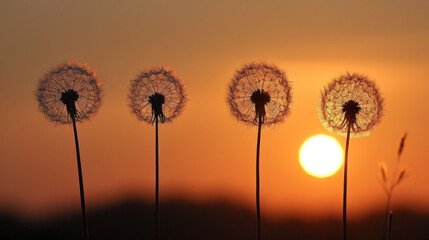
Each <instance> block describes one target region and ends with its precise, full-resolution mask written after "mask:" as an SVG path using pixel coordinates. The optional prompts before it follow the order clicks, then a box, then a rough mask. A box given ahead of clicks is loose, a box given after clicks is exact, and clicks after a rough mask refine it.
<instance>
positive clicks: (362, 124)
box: [320, 73, 384, 240]
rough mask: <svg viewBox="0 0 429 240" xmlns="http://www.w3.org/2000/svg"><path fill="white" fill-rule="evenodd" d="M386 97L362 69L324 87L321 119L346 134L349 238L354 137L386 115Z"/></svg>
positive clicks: (330, 126) (344, 199)
mask: <svg viewBox="0 0 429 240" xmlns="http://www.w3.org/2000/svg"><path fill="white" fill-rule="evenodd" d="M383 102H384V98H383V97H382V96H381V94H380V93H379V91H378V89H377V87H376V86H375V82H374V81H371V80H369V79H368V77H367V76H364V75H360V74H358V73H353V74H350V73H346V74H345V75H341V76H340V77H338V78H337V79H334V80H333V81H332V82H331V83H330V84H328V86H327V87H325V88H324V90H323V91H322V97H321V101H320V119H321V121H322V124H323V125H324V126H325V127H326V128H327V129H328V130H330V131H332V132H335V133H337V134H340V135H342V136H346V149H345V157H344V190H343V239H344V240H345V239H346V238H347V163H348V151H349V141H350V137H359V136H365V135H369V133H370V131H371V130H372V129H373V128H374V126H375V125H376V124H378V123H379V122H380V120H381V117H382V115H383Z"/></svg>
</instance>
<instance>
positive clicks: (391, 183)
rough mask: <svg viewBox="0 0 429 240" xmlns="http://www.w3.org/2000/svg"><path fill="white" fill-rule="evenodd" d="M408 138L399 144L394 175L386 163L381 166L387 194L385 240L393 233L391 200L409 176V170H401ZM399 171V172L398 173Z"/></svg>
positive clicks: (382, 180) (382, 181)
mask: <svg viewBox="0 0 429 240" xmlns="http://www.w3.org/2000/svg"><path fill="white" fill-rule="evenodd" d="M406 138H407V134H406V133H405V134H404V136H403V137H402V139H401V143H400V144H399V150H398V155H397V158H396V164H395V168H394V170H393V174H392V175H389V174H388V172H387V167H386V164H385V163H381V164H380V175H381V180H380V183H381V187H382V188H383V191H384V193H385V194H386V197H387V201H386V210H385V213H384V214H385V223H384V229H385V230H384V231H383V233H384V238H383V239H390V231H391V224H392V214H393V213H392V209H391V205H390V204H391V200H392V194H393V190H394V189H395V188H396V187H397V186H398V185H399V183H401V182H402V181H403V180H404V178H405V177H406V176H407V175H408V168H406V167H401V168H399V165H400V164H401V155H402V151H403V150H404V146H405V140H406ZM398 170H399V172H398Z"/></svg>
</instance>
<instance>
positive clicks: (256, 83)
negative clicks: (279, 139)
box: [227, 63, 292, 239]
mask: <svg viewBox="0 0 429 240" xmlns="http://www.w3.org/2000/svg"><path fill="white" fill-rule="evenodd" d="M291 101H292V95H291V86H290V83H289V81H288V80H287V77H286V74H285V73H284V72H283V71H281V70H280V69H279V68H277V67H276V66H274V65H269V64H266V63H251V64H247V65H244V66H243V67H242V68H241V69H240V70H237V71H236V73H235V76H234V77H233V79H232V81H231V83H230V84H229V86H228V96H227V102H228V103H229V106H230V110H231V113H232V114H233V115H234V116H235V117H236V118H237V119H238V120H239V121H242V122H244V123H246V124H249V125H256V126H258V138H257V147H256V214H257V230H258V231H257V232H258V239H261V214H260V201H259V148H260V142H261V127H262V125H265V126H271V125H274V124H276V123H280V122H282V121H283V120H284V119H285V118H286V116H287V115H288V113H289V110H290V109H289V108H290V104H291Z"/></svg>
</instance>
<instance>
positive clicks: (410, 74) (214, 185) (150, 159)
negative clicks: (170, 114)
mask: <svg viewBox="0 0 429 240" xmlns="http://www.w3.org/2000/svg"><path fill="white" fill-rule="evenodd" d="M0 36H1V37H0V109H1V117H0V125H1V135H0V208H2V209H6V210H7V211H12V212H16V213H19V214H22V215H24V216H27V217H40V216H45V215H50V214H55V213H57V212H61V211H64V210H65V209H78V207H79V188H78V178H77V167H76V158H75V149H74V142H73V141H74V140H73V135H72V129H71V128H70V127H64V126H55V124H53V123H52V122H49V121H48V120H47V119H46V118H45V117H44V116H43V114H42V113H40V112H39V111H38V103H37V101H36V100H35V97H34V91H35V89H36V86H37V82H38V80H39V79H40V78H41V77H42V76H43V75H44V73H45V72H47V71H48V70H49V69H50V68H51V67H53V66H55V65H57V64H59V63H61V62H64V61H66V60H68V59H70V58H74V59H76V60H78V61H80V62H85V63H88V64H89V65H90V66H91V67H93V68H95V69H96V70H97V74H98V76H99V77H100V78H101V79H102V81H103V83H102V84H103V89H104V91H105V96H104V99H103V105H102V106H101V108H100V110H99V112H98V113H97V114H96V115H95V116H94V117H93V118H92V120H91V121H89V122H85V123H84V124H79V125H78V131H79V137H80V139H79V140H80V144H81V154H82V161H83V171H84V181H85V195H86V197H87V203H88V206H89V208H93V207H96V206H99V205H102V204H106V203H109V202H112V201H118V200H120V199H122V198H126V197H129V196H133V195H138V196H143V197H144V196H147V197H148V198H149V199H152V197H153V193H154V127H153V126H150V125H147V124H145V123H143V122H139V121H137V120H136V118H135V117H134V116H133V115H131V114H130V112H129V109H128V106H127V99H126V96H127V94H128V89H129V85H130V82H129V80H131V79H133V78H134V77H135V76H136V75H137V73H138V72H139V71H141V70H144V69H145V68H146V67H148V66H152V65H168V66H170V67H172V68H173V69H175V70H176V72H177V74H178V75H179V76H181V78H182V80H183V81H184V82H185V84H186V90H187V93H188V98H189V100H190V101H189V102H188V104H187V106H186V109H185V111H184V112H183V114H182V115H181V116H180V117H179V118H178V119H177V120H176V121H175V122H174V123H173V124H168V125H162V126H161V128H160V151H161V152H160V161H161V163H160V164H161V165H160V167H161V169H160V171H161V172H160V177H161V180H160V188H161V193H160V194H161V195H160V196H161V200H166V199H169V198H176V197H178V198H184V199H190V200H193V201H215V200H217V199H226V200H229V201H235V202H237V203H239V204H242V205H245V206H247V207H249V208H250V209H253V208H254V204H255V203H254V198H255V197H254V191H255V190H254V183H255V176H254V174H255V146H256V134H257V129H256V128H252V127H248V126H245V125H243V124H240V123H238V122H237V120H235V119H234V118H233V117H232V115H231V114H230V113H229V107H228V105H227V103H226V100H225V98H226V86H227V84H228V82H229V81H230V79H231V78H232V76H233V74H234V71H235V70H236V69H237V68H239V67H241V66H242V64H244V63H248V62H250V61H254V60H265V61H267V62H269V63H274V64H276V65H278V66H279V67H280V68H282V69H283V70H285V71H286V72H287V75H288V77H289V80H290V81H292V84H293V88H294V91H293V94H294V104H293V107H292V110H291V115H290V116H289V117H288V118H287V119H286V121H285V122H284V123H282V124H279V125H277V126H275V128H265V129H263V133H262V145H261V204H262V205H261V208H262V213H263V215H265V216H274V217H275V216H279V215H288V216H296V217H307V216H313V217H323V216H332V215H334V216H339V215H340V213H341V207H342V169H341V170H340V171H339V172H338V173H337V174H335V175H334V176H332V177H329V178H325V179H317V178H314V177H312V176H310V175H308V174H306V173H305V172H304V171H303V170H302V169H301V167H300V165H299V162H298V151H299V148H300V146H301V144H302V143H303V142H304V141H305V140H306V139H307V138H308V137H311V136H313V135H316V134H320V133H323V134H329V135H332V134H330V133H328V132H327V130H325V129H324V128H323V126H322V125H321V123H320V121H319V119H318V114H317V105H318V98H319V96H320V91H321V89H322V88H323V86H324V85H326V84H327V83H328V82H330V81H331V80H332V79H333V78H334V77H337V76H338V75H340V74H343V73H345V72H346V71H352V72H360V73H363V74H367V75H369V77H370V78H371V79H374V80H375V81H376V83H377V85H378V86H379V88H380V90H381V92H382V94H383V95H384V97H385V98H386V112H385V116H384V117H383V119H382V122H381V124H380V125H378V126H377V128H376V129H375V130H374V131H373V132H372V134H371V135H370V136H369V137H366V138H359V139H352V141H351V147H350V163H349V164H350V168H349V195H348V196H349V205H348V206H349V209H350V217H351V218H359V217H361V216H362V215H364V214H367V213H369V212H370V211H373V210H378V211H380V212H382V211H383V205H384V201H385V196H384V193H383V192H382V189H381V187H380V184H379V183H378V180H377V178H378V176H379V168H378V165H379V163H380V162H381V161H386V162H387V163H388V165H391V164H393V163H394V161H395V159H396V152H397V147H398V144H399V141H400V138H401V137H402V135H403V134H404V132H408V139H407V142H406V146H405V150H404V153H403V158H402V159H403V161H404V163H408V164H409V165H410V170H411V172H410V175H409V177H408V178H407V179H406V181H404V182H403V183H402V184H401V185H400V186H399V187H398V188H397V189H396V191H395V193H394V197H393V208H395V207H398V206H400V205H405V206H409V207H410V208H414V209H416V210H418V211H426V212H429V204H428V202H429V190H428V185H429V174H428V170H429V161H427V160H428V157H429V148H428V140H427V134H428V133H429V127H428V124H427V119H428V117H429V112H428V106H427V105H428V103H429V101H428V100H427V91H428V89H429V81H428V70H427V69H428V66H429V2H428V1H423V0H421V1H416V0H414V1H406V2H405V1H362V0H359V1H340V0H335V1H334V0H329V1H316V0H314V1H249V0H246V1H226V0H219V1H202V0H189V1H159V0H156V1H155V0H153V1H140V0H135V1H113V0H103V1H101V0H100V1H90V2H89V1H54V0H51V1H47V0H41V1H31V0H28V1H13V0H10V1H9V0H2V1H0ZM334 137H336V139H337V140H339V141H340V143H341V144H342V145H343V146H344V142H345V138H342V137H338V136H334Z"/></svg>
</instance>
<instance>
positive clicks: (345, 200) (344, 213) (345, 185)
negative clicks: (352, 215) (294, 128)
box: [343, 122, 352, 240]
mask: <svg viewBox="0 0 429 240" xmlns="http://www.w3.org/2000/svg"><path fill="white" fill-rule="evenodd" d="M351 125H352V123H351V122H349V126H348V128H347V140H346V151H345V153H344V154H345V155H344V185H343V187H344V189H343V240H346V239H347V162H348V155H349V142H350V128H351Z"/></svg>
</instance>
